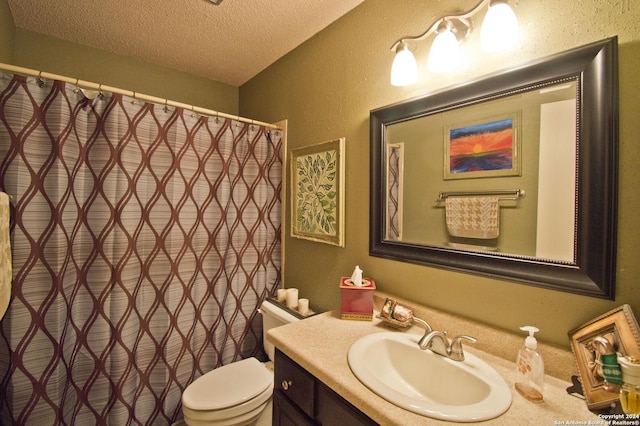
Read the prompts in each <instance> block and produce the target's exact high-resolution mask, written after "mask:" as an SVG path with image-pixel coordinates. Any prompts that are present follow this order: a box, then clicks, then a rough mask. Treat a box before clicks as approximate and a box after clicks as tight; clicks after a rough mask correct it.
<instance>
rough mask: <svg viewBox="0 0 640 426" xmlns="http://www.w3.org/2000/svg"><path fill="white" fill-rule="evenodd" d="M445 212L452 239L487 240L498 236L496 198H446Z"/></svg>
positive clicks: (497, 204)
mask: <svg viewBox="0 0 640 426" xmlns="http://www.w3.org/2000/svg"><path fill="white" fill-rule="evenodd" d="M445 212H446V213H445V215H446V220H447V230H448V231H449V234H451V236H453V237H462V238H480V239H485V240H488V239H493V238H498V235H500V222H499V216H500V204H499V199H498V197H448V198H447V199H446V200H445Z"/></svg>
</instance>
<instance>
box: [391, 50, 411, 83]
mask: <svg viewBox="0 0 640 426" xmlns="http://www.w3.org/2000/svg"><path fill="white" fill-rule="evenodd" d="M416 81H418V64H417V63H416V58H415V57H414V56H413V53H411V51H410V50H409V46H407V43H405V42H404V41H402V42H400V43H398V45H397V47H396V56H395V58H393V64H392V65H391V84H392V85H394V86H408V85H409V84H413V83H415V82H416Z"/></svg>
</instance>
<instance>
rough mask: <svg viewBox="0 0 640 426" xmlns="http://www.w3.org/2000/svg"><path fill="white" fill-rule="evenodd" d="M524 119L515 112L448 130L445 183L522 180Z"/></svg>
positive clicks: (446, 134)
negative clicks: (495, 178) (498, 179)
mask: <svg viewBox="0 0 640 426" xmlns="http://www.w3.org/2000/svg"><path fill="white" fill-rule="evenodd" d="M521 115H522V113H521V111H514V112H510V113H507V114H501V115H494V116H490V117H484V118H482V119H478V120H474V121H469V122H465V123H458V124H451V125H448V126H445V128H444V179H445V180H453V179H470V178H487V177H506V176H521V175H522V159H521V144H522V141H521V133H522V132H521V127H520V126H521V121H522V120H521ZM486 135H495V137H494V138H487V137H486ZM504 136H506V137H504ZM509 141H510V142H509ZM496 147H498V148H500V149H496ZM507 147H508V148H507ZM469 149H471V151H469ZM470 160H472V161H470ZM507 166H509V167H507Z"/></svg>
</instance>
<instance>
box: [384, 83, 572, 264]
mask: <svg viewBox="0 0 640 426" xmlns="http://www.w3.org/2000/svg"><path fill="white" fill-rule="evenodd" d="M576 89H577V83H576V81H574V80H569V81H563V82H560V83H550V84H548V85H544V86H541V87H536V88H535V89H533V90H528V91H523V92H522V93H517V94H513V95H510V96H505V97H501V98H498V99H494V100H489V101H486V102H483V103H481V104H478V105H471V106H467V107H462V108H456V109H452V110H448V111H443V112H438V113H434V114H430V115H427V116H423V117H418V118H415V119H412V120H406V121H402V122H399V123H394V124H390V125H388V126H387V127H386V136H385V144H386V146H387V152H388V154H387V164H386V167H387V176H388V183H387V185H388V188H387V191H386V194H385V200H383V202H384V203H386V204H387V209H388V211H389V212H390V214H388V215H387V225H386V239H387V240H392V241H403V242H407V243H412V244H419V245H427V246H444V247H457V248H464V249H468V250H482V251H485V250H486V251H494V252H497V253H509V254H514V255H520V256H530V257H539V258H545V259H549V260H553V261H558V262H567V263H572V264H573V263H575V246H574V241H575V233H576V223H575V209H576V191H577V187H576V179H575V177H576V146H577V145H576V126H575V123H576V119H577V117H576V109H577V105H576V99H577V97H576ZM511 191H513V192H511ZM469 196H473V197H474V202H476V200H475V199H476V198H486V199H488V200H491V199H495V198H497V201H498V206H497V210H495V220H496V221H497V223H495V224H493V225H492V224H489V223H483V220H484V221H487V220H489V221H490V220H491V218H479V217H478V216H475V215H477V214H486V215H490V214H491V212H490V210H489V209H487V211H483V210H482V209H480V210H478V211H475V210H466V212H465V211H461V210H460V208H456V206H455V205H454V204H455V203H456V201H461V202H464V201H469V199H468V197H469ZM461 198H464V199H461ZM447 199H448V201H447ZM465 213H468V214H465ZM447 217H448V218H449V220H448V221H447V220H446V218H447ZM460 221H477V222H476V223H477V227H478V229H483V227H484V229H485V231H486V230H487V227H492V226H493V228H494V229H495V231H493V232H483V234H482V235H478V236H477V238H476V237H469V236H464V235H472V232H467V233H466V234H465V233H464V232H456V229H455V228H456V227H458V228H464V227H465V224H464V223H460ZM456 222H457V223H456ZM468 228H469V229H471V230H472V229H473V226H470V227H468ZM460 234H462V236H461V235H460Z"/></svg>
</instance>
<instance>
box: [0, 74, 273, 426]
mask: <svg viewBox="0 0 640 426" xmlns="http://www.w3.org/2000/svg"><path fill="white" fill-rule="evenodd" d="M280 133H281V132H279V131H273V130H272V131H269V130H268V129H266V128H265V127H260V126H255V125H251V124H244V123H240V122H239V121H235V120H230V119H221V118H214V117H200V116H197V115H195V114H193V113H192V112H191V111H188V110H183V109H175V108H168V107H167V106H163V105H155V104H150V103H145V102H141V101H138V100H135V99H133V98H128V97H126V96H122V95H118V94H108V93H100V94H99V95H98V96H97V97H95V98H94V99H88V98H86V97H85V96H84V95H83V92H82V91H81V90H79V89H77V88H75V87H73V85H70V84H66V83H64V82H60V81H44V80H42V79H40V78H31V77H29V78H27V77H22V76H18V75H8V74H2V75H0V191H5V192H7V193H9V194H11V195H12V197H13V198H12V202H11V230H12V234H11V235H12V246H13V295H12V300H11V305H10V308H9V310H8V311H7V314H6V316H5V318H4V319H3V320H2V322H1V328H0V381H1V382H0V383H1V389H0V424H3V425H10V424H19V425H94V424H104V425H131V424H135V425H152V424H153V425H167V424H170V423H171V422H172V421H174V420H175V419H176V418H179V417H181V414H180V397H181V394H182V391H183V390H184V389H185V387H186V386H187V385H188V384H189V383H191V382H192V381H193V380H194V379H196V378H197V377H199V376H200V375H202V374H203V373H205V372H207V371H210V370H211V369H213V368H215V367H218V366H220V365H223V364H226V363H229V362H232V361H235V360H238V359H240V358H245V357H248V356H262V352H261V350H262V349H261V341H262V336H261V332H262V329H261V322H260V318H259V317H258V316H257V313H256V311H257V308H258V306H259V303H260V301H261V300H263V299H264V298H265V297H267V296H269V295H272V294H273V293H274V292H275V291H276V289H277V287H279V284H280V215H281V213H280V211H281V207H280V190H281V182H282V161H281V157H280V151H281V144H282V136H281V134H280Z"/></svg>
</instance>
